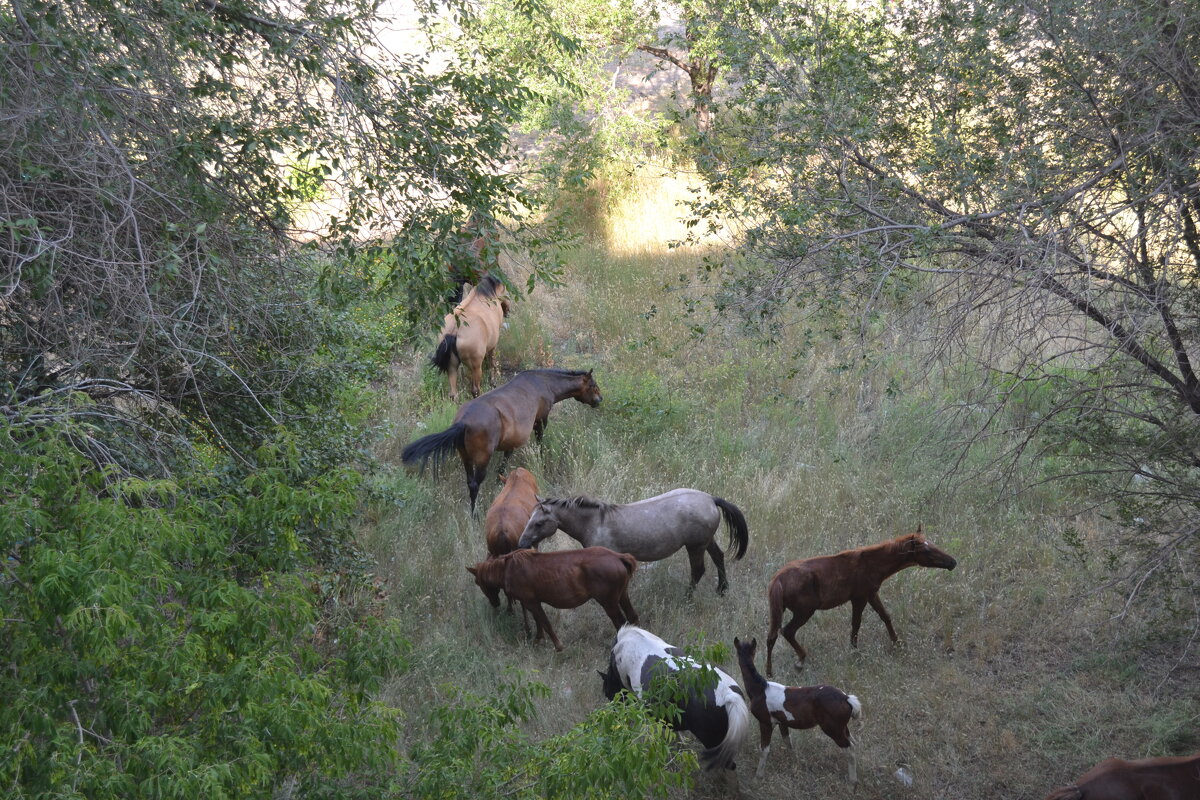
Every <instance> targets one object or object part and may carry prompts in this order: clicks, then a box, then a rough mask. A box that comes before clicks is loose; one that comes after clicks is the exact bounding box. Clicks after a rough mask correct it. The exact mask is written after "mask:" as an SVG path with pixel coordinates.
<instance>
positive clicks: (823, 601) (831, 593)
mask: <svg viewBox="0 0 1200 800" xmlns="http://www.w3.org/2000/svg"><path fill="white" fill-rule="evenodd" d="M957 563H958V562H956V561H955V560H954V559H953V558H951V557H950V556H949V555H947V554H946V553H944V552H942V551H941V550H939V549H938V548H936V547H934V546H933V543H931V542H928V541H926V540H925V537H924V536H923V535H922V534H921V526H920V525H918V526H917V531H916V533H910V534H907V535H904V536H898V537H896V538H895V539H892V540H890V541H887V542H883V543H882V544H876V545H871V546H870V547H860V548H858V549H857V550H845V551H843V552H841V553H838V554H837V555H834V556H818V557H816V558H803V559H797V560H796V561H790V562H788V563H787V564H785V565H784V566H783V568H782V569H780V570H779V572H776V573H775V576H774V577H773V578H771V585H770V587H769V588H768V589H767V598H768V599H769V601H770V606H771V627H770V632H769V633H768V634H767V675H773V674H774V673H773V671H772V670H771V650H772V649H773V648H774V647H775V640H776V638H777V637H778V634H779V623H780V622H781V621H782V620H783V611H784V609H785V608H786V609H788V610H789V611H791V612H792V619H791V621H789V622H788V624H787V626H786V627H784V629H783V638H785V639H787V641H788V644H790V645H791V646H792V649H793V650H795V651H796V657H797V660H796V669H804V660H805V658H807V655H806V654H805V652H804V648H803V647H801V646H800V643H799V642H797V641H796V631H797V630H799V628H800V626H801V625H803V624H804V623H806V622H808V620H809V618H810V617H811V616H812V615H813V612H815V611H818V610H820V611H825V610H827V609H830V608H836V607H837V606H840V605H842V604H843V603H845V602H847V601H849V603H850V604H851V607H852V609H853V615H852V618H851V623H850V646H851V647H858V628H859V625H860V624H861V623H862V612H863V608H864V607H865V606H866V605H867V604H868V603H870V604H871V608H873V609H875V613H876V614H878V615H879V618H880V619H882V620H883V624H884V625H886V626H887V632H888V635H889V636H890V637H892V643H893V644H894V643H896V642H898V641H899V637H897V636H896V629H895V628H893V627H892V618H891V617H889V616H888V613H887V609H885V608H884V607H883V602H882V601H880V599H879V587H880V585H882V584H883V582H884V581H885V580H887V579H888V578H890V577H891V576H892V575H895V574H896V573H897V572H899V571H900V570H902V569H907V568H908V567H937V568H939V569H947V570H950V569H954V567H955V565H956V564H957Z"/></svg>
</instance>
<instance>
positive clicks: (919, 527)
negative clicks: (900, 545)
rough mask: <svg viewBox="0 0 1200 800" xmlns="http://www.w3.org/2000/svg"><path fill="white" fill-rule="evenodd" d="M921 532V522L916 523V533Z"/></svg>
mask: <svg viewBox="0 0 1200 800" xmlns="http://www.w3.org/2000/svg"><path fill="white" fill-rule="evenodd" d="M920 532H921V523H919V522H918V523H917V533H920Z"/></svg>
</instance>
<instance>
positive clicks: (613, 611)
mask: <svg viewBox="0 0 1200 800" xmlns="http://www.w3.org/2000/svg"><path fill="white" fill-rule="evenodd" d="M636 569H637V559H635V558H634V557H633V556H631V555H629V554H628V553H614V552H613V551H612V550H609V549H608V548H605V547H585V548H583V549H582V550H559V551H556V552H553V553H538V552H536V551H534V550H514V551H513V552H511V553H507V554H505V555H502V556H499V557H498V558H490V559H488V560H487V561H481V562H480V563H478V564H476V565H475V566H473V567H467V572H470V573H471V574H472V575H474V576H475V585H476V586H478V587H479V589H480V591H482V592H483V593H484V595H485V596H486V597H487V599H488V602H490V603H491V604H492V607H493V608H499V607H500V590H501V589H503V590H504V592H505V593H506V594H507V595H508V596H509V597H510V598H512V597H515V598H517V599H518V600H520V601H521V605H522V606H524V607H525V609H526V610H528V611H529V613H531V614H533V619H534V621H535V622H536V623H537V636H536V637H534V641H535V642H540V641H541V640H542V633H543V632H545V633H547V634H549V635H550V641H552V642H554V649H555V650H558V651H560V652H561V651H562V649H563V646H562V642H560V641H559V640H558V636H557V635H555V633H554V628H552V627H551V626H550V620H549V619H548V618H547V617H546V611H545V609H543V608H542V603H547V604H549V605H551V606H554V607H555V608H577V607H579V606H581V605H583V604H584V603H586V602H587V601H588V600H595V601H596V602H597V603H599V604H600V606H601V607H602V608H603V609H604V613H606V614H608V618H609V619H611V620H612V623H613V626H614V627H616V628H617V629H618V630H620V628H621V626H622V625H624V624H625V623H626V622H635V623H636V622H637V621H638V615H637V612H636V611H634V610H633V605H632V604H631V603H630V602H629V581H630V579H631V578H632V577H633V573H634V570H636ZM525 635H526V636H528V635H529V621H528V620H526V621H525Z"/></svg>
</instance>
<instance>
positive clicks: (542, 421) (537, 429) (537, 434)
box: [533, 417, 548, 444]
mask: <svg viewBox="0 0 1200 800" xmlns="http://www.w3.org/2000/svg"><path fill="white" fill-rule="evenodd" d="M547 421H548V418H547V417H536V418H535V419H534V420H533V436H534V439H535V440H536V441H537V443H538V444H541V443H542V435H543V434H544V433H545V432H546V422H547Z"/></svg>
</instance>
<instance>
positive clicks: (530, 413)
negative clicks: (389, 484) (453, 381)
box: [400, 369, 600, 512]
mask: <svg viewBox="0 0 1200 800" xmlns="http://www.w3.org/2000/svg"><path fill="white" fill-rule="evenodd" d="M568 397H574V398H575V399H576V400H578V401H579V402H581V403H584V404H586V405H589V406H591V407H592V408H595V407H596V406H598V405H600V387H599V386H597V385H596V379H595V378H593V377H592V371H591V370H588V371H587V372H580V371H578V370H566V369H531V370H526V371H525V372H522V373H520V374H519V375H517V377H515V378H513V379H512V380H511V381H509V382H508V383H506V384H504V385H503V386H501V387H500V388H498V389H492V390H491V391H490V392H487V393H486V394H482V395H480V396H479V397H476V398H475V399H474V400H471V401H469V402H467V403H464V404H463V405H462V406H460V407H459V409H458V413H457V414H455V415H454V423H453V424H452V425H451V426H450V427H449V428H446V430H444V431H442V432H440V433H432V434H430V435H429V436H423V437H421V438H420V439H417V440H416V441H415V442H411V443H410V444H409V445H408V447H405V448H404V451H403V452H402V453H401V454H400V458H401V460H402V461H403V462H404V463H405V464H409V465H413V464H418V463H420V464H424V463H425V462H426V461H428V460H429V459H430V458H433V460H434V464H435V465H436V464H437V463H438V462H439V461H441V459H443V458H445V456H446V455H447V454H449V453H451V452H455V451H457V452H458V455H459V458H461V459H462V464H463V469H464V470H466V473H467V490H468V491H469V492H470V493H471V511H472V512H474V511H475V498H476V497H478V495H479V485H480V484H481V483H483V478H484V476H485V475H487V467H488V462H489V461H491V460H492V453H494V452H496V451H497V450H499V451H501V452H503V453H510V452H512V451H513V450H515V449H517V448H518V447H520V446H521V445H523V444H525V443H526V442H528V441H529V436H530V434H534V435H535V436H536V437H537V439H538V441H541V439H542V434H543V433H544V432H545V430H546V421H547V420H548V419H549V417H550V408H551V406H553V405H554V404H555V403H558V402H561V401H563V400H566V399H567V398H568Z"/></svg>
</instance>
